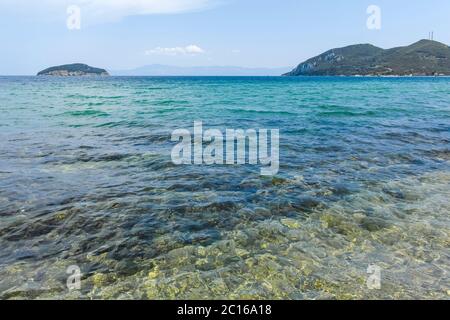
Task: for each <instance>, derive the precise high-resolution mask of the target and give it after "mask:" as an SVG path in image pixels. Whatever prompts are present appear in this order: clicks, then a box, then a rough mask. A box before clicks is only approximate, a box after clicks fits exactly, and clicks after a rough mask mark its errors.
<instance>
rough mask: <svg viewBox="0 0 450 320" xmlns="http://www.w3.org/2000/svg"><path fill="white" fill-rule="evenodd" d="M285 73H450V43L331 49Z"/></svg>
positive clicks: (293, 74)
mask: <svg viewBox="0 0 450 320" xmlns="http://www.w3.org/2000/svg"><path fill="white" fill-rule="evenodd" d="M284 76H450V47H449V46H447V45H445V44H443V43H440V42H437V41H432V40H420V41H419V42H416V43H414V44H412V45H410V46H406V47H397V48H392V49H387V50H385V49H382V48H378V47H375V46H373V45H371V44H357V45H352V46H348V47H344V48H337V49H332V50H329V51H327V52H325V53H323V54H321V55H319V56H317V57H314V58H311V59H309V60H307V61H305V62H303V63H301V64H300V65H299V66H298V67H297V68H295V69H294V70H292V71H291V72H289V73H286V74H284Z"/></svg>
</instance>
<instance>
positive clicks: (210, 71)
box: [111, 64, 292, 76]
mask: <svg viewBox="0 0 450 320" xmlns="http://www.w3.org/2000/svg"><path fill="white" fill-rule="evenodd" d="M291 69H292V68H291V67H286V68H244V67H234V66H230V67H223V66H216V67H214V66H213V67H176V66H167V65H159V64H153V65H149V66H144V67H140V68H136V69H133V70H122V71H111V74H112V75H113V76H279V75H281V74H283V73H286V72H288V71H289V70H291Z"/></svg>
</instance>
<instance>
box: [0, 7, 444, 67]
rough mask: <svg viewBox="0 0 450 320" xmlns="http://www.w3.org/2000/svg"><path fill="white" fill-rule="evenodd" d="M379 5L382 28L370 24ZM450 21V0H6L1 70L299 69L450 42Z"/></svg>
mask: <svg viewBox="0 0 450 320" xmlns="http://www.w3.org/2000/svg"><path fill="white" fill-rule="evenodd" d="M371 5H375V6H377V7H378V8H379V9H380V15H379V16H377V17H380V21H381V24H380V27H381V29H373V28H371V29H370V28H368V26H367V20H368V19H369V18H371V16H372V14H373V13H374V12H372V11H371V12H370V13H368V12H367V9H368V7H369V6H371ZM74 8H75V11H74ZM78 9H79V10H80V11H77V10H78ZM78 12H79V15H78V14H77V13H78ZM78 16H79V17H80V19H78V18H77V17H78ZM449 18H450V1H448V0H428V1H422V0H370V1H367V0H345V1H330V0H314V1H313V0H40V1H36V0H0V41H1V46H0V49H1V50H0V74H2V75H28V74H35V73H37V72H38V71H40V70H42V69H45V68H47V67H49V66H54V65H61V64H67V63H75V62H82V63H86V64H89V65H92V66H95V67H100V68H105V69H108V70H126V69H133V68H136V67H140V66H144V65H151V64H165V65H174V66H241V67H267V68H277V67H291V66H292V67H294V66H296V65H298V64H299V63H300V62H303V61H304V60H306V59H308V58H310V57H312V56H316V55H318V54H320V53H322V52H324V51H326V50H328V49H331V48H336V47H342V46H346V45H350V44H356V43H372V44H374V45H376V46H379V47H382V48H391V47H395V46H402V45H409V44H411V43H413V42H416V41H418V40H420V39H424V38H428V34H429V32H430V31H434V35H435V40H438V41H441V42H444V43H446V44H450V19H449ZM78 21H79V24H78ZM78 26H79V29H78Z"/></svg>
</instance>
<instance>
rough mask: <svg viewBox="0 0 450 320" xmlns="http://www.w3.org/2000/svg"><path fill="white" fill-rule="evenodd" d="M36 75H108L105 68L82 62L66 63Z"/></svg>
mask: <svg viewBox="0 0 450 320" xmlns="http://www.w3.org/2000/svg"><path fill="white" fill-rule="evenodd" d="M37 75H38V76H57V77H77V76H109V73H108V71H106V70H105V69H100V68H94V67H91V66H88V65H87V64H83V63H73V64H66V65H63V66H57V67H51V68H48V69H45V70H42V71H40V72H39V73H38V74H37Z"/></svg>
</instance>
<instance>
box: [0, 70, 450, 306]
mask: <svg viewBox="0 0 450 320" xmlns="http://www.w3.org/2000/svg"><path fill="white" fill-rule="evenodd" d="M0 114H1V116H0V137H1V143H0V298H3V299H14V298H28V299H31V298H62V299H70V298H101V299H112V298H119V299H131V298H135V299H163V298H166V299H200V298H214V299H219V298H225V299H227V298H250V299H253V298H255V299H256V298H274V299H281V298H285V299H328V298H329V299H333V298H337V299H355V298H371V299H372V298H374V299H376V298H444V299H448V297H449V289H450V288H449V282H450V277H449V271H450V264H449V262H450V259H449V257H450V251H449V247H450V219H449V212H450V201H449V199H450V166H449V161H450V79H449V78H411V79H405V78H398V79H397V78H395V79H359V78H107V79H106V78H105V79H77V78H74V79H51V78H36V77H30V78H27V77H0ZM199 120H201V121H203V124H204V127H205V129H206V128H218V129H221V130H222V131H224V130H225V129H226V128H233V129H238V128H243V129H249V128H267V129H280V136H281V140H280V171H279V173H278V175H277V176H276V177H262V176H260V168H259V167H255V166H248V165H247V166H175V165H173V164H172V162H171V158H170V153H171V150H172V147H173V146H174V144H173V143H172V142H170V135H171V133H172V131H173V130H175V129H179V128H187V129H191V130H192V126H193V123H194V121H199ZM71 265H78V266H79V267H80V268H81V270H82V273H83V277H82V288H81V291H72V292H70V291H69V290H68V289H67V287H66V279H67V276H68V275H67V274H66V269H67V268H68V267H69V266H71ZM369 265H377V266H379V267H380V269H381V289H380V290H369V289H368V288H367V286H366V280H367V277H368V274H367V268H368V266H369Z"/></svg>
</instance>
